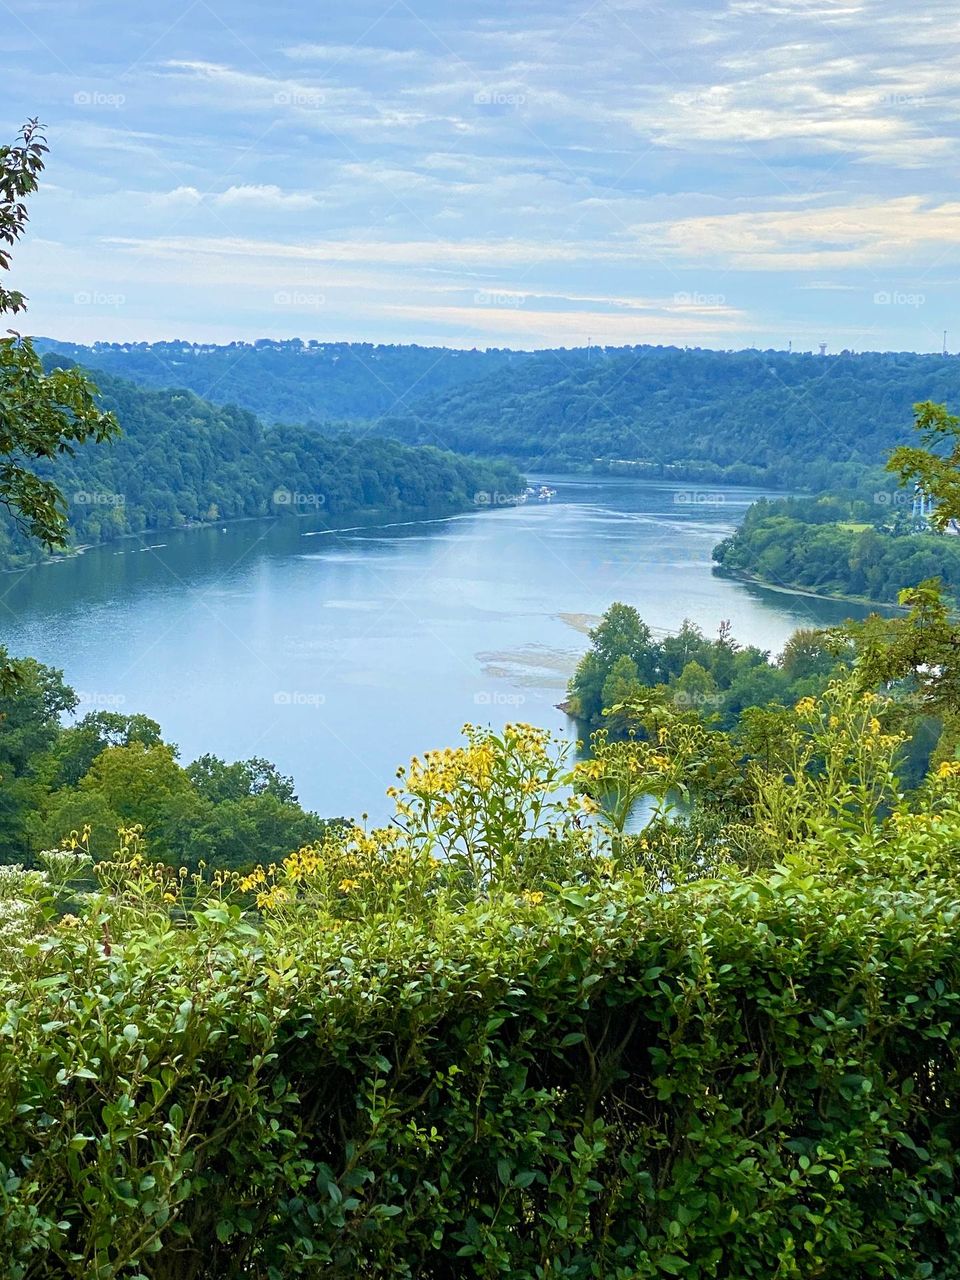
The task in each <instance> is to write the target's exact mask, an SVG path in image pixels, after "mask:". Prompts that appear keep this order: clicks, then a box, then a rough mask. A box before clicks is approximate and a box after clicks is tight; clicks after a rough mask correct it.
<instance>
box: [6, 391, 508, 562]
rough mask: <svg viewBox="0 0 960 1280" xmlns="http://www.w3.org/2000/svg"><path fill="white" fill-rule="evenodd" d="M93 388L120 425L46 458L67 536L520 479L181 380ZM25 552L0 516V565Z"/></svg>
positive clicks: (358, 504) (304, 510)
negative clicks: (322, 428) (62, 498)
mask: <svg viewBox="0 0 960 1280" xmlns="http://www.w3.org/2000/svg"><path fill="white" fill-rule="evenodd" d="M50 376H51V377H55V376H57V375H56V374H51V375H50ZM62 376H67V375H66V374H64V375H62ZM71 376H73V375H71ZM101 388H102V395H101V402H102V404H103V405H104V406H105V407H107V408H109V409H110V410H111V412H112V413H113V414H115V416H116V417H117V419H118V420H119V421H120V423H121V424H122V426H123V437H122V438H121V439H120V440H118V441H117V442H116V443H115V444H114V445H113V446H112V447H111V448H109V449H102V448H84V449H81V450H80V451H79V452H78V453H77V455H76V456H75V457H73V458H69V459H60V460H58V461H57V462H56V463H55V464H49V465H48V467H47V472H48V473H49V476H50V477H51V478H55V479H56V482H57V484H58V485H59V486H60V487H61V488H62V490H63V491H64V493H65V494H66V495H67V498H68V501H69V510H70V530H71V534H72V538H73V539H74V541H75V542H80V543H82V544H89V543H96V542H105V541H110V540H111V539H114V538H118V537H122V536H124V535H127V534H140V533H144V532H146V533H149V532H150V531H152V530H158V529H166V528H170V527H176V526H185V525H192V524H197V523H204V522H210V521H223V520H232V519H242V518H247V517H253V516H276V517H279V518H282V519H297V518H298V517H302V516H304V515H310V516H313V517H316V518H323V519H326V520H329V521H330V522H331V523H335V522H336V521H337V520H340V519H342V518H343V517H344V516H345V515H351V514H354V513H357V512H360V511H367V512H370V513H386V514H392V513H396V512H405V511H420V512H423V511H430V512H450V511H459V510H464V509H466V508H469V507H471V506H473V505H474V503H475V501H476V495H477V494H479V493H494V492H496V493H500V494H503V495H506V496H509V495H512V494H516V493H517V492H518V491H519V490H520V489H521V488H522V480H521V477H520V476H519V474H518V473H517V472H516V470H515V469H514V468H513V467H512V466H510V465H506V464H503V465H501V464H497V463H493V462H480V461H478V460H476V459H467V458H456V457H453V456H452V455H450V454H446V453H442V452H441V451H440V450H438V449H432V448H423V449H410V448H408V447H406V446H404V445H400V444H397V443H396V442H395V441H390V440H380V439H375V438H370V437H364V438H363V439H356V438H353V437H349V436H345V435H342V434H340V435H337V436H318V435H317V434H316V433H313V432H310V431H306V430H303V429H302V428H298V427H276V428H266V427H264V426H263V425H262V424H261V423H260V422H259V421H258V420H257V419H256V418H254V417H253V415H252V414H250V413H247V412H245V411H243V410H240V409H237V408H231V407H227V408H221V407H218V406H216V405H212V404H208V403H206V402H205V401H203V400H199V399H198V398H197V397H196V396H194V395H192V394H191V393H190V392H183V391H145V390H142V389H141V388H139V387H136V386H133V385H132V384H130V383H124V382H121V381H119V380H118V379H115V378H110V377H107V376H103V377H102V378H101ZM45 474H46V473H45ZM35 556H36V548H35V547H34V546H33V545H32V544H31V543H30V542H29V541H28V540H27V539H25V538H24V537H22V536H18V533H17V531H16V529H15V528H13V527H12V526H11V525H9V524H8V525H7V526H6V527H4V526H3V525H0V566H2V565H5V566H6V567H11V566H13V565H16V564H24V563H28V562H29V561H30V560H31V559H32V558H34V557H35Z"/></svg>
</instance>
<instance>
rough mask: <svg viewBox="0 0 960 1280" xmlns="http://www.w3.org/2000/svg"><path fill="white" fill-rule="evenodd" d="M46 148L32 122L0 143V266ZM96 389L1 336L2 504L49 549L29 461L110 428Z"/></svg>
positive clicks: (44, 505) (61, 528)
mask: <svg viewBox="0 0 960 1280" xmlns="http://www.w3.org/2000/svg"><path fill="white" fill-rule="evenodd" d="M46 151H47V146H46V142H45V139H44V137H43V134H42V132H41V131H40V127H39V125H38V123H37V121H36V120H31V121H29V122H28V123H27V124H26V125H25V126H24V127H23V129H22V130H21V132H20V134H19V136H18V138H17V140H16V141H15V142H14V143H13V145H11V146H2V147H0V271H8V270H9V269H10V256H11V255H10V251H11V248H12V246H13V245H15V244H16V242H17V241H18V240H19V238H20V237H21V235H22V234H23V232H24V230H25V228H26V225H27V209H26V204H25V200H26V197H27V196H29V195H31V194H32V193H33V192H34V191H36V189H37V185H38V180H39V176H40V174H41V172H42V171H43V157H44V155H45V154H46ZM25 307H26V298H25V297H24V295H23V294H22V293H21V292H20V290H18V289H8V288H6V287H5V286H4V285H2V284H0V316H3V315H5V314H9V315H17V314H18V313H19V312H21V311H23V310H24V308H25ZM95 394H96V388H95V387H94V386H93V384H92V383H90V382H89V381H88V380H87V378H86V377H84V376H83V374H81V373H80V372H79V371H78V370H63V369H58V370H55V371H54V372H52V373H49V374H48V373H45V372H44V369H43V365H42V363H41V361H40V357H39V356H38V355H37V353H36V351H35V350H34V347H33V343H32V342H31V341H30V339H29V338H23V337H21V336H20V335H19V334H17V333H11V334H10V335H9V336H8V337H5V338H0V506H2V507H5V508H6V509H7V510H8V511H9V512H10V513H11V514H12V515H13V517H14V518H15V520H16V521H17V522H18V523H19V524H20V525H21V526H22V527H23V528H24V529H25V531H26V532H27V533H28V534H29V535H30V536H32V537H34V538H37V539H39V540H40V542H41V543H42V544H43V545H44V546H47V547H59V546H61V545H62V544H63V543H64V541H65V539H66V529H67V520H66V504H65V502H64V498H63V494H62V492H61V490H60V488H59V487H58V485H57V484H56V482H55V480H53V479H51V478H49V477H47V476H41V475H39V474H38V473H37V471H36V468H35V464H36V463H37V462H39V461H41V460H47V459H52V458H56V457H57V456H58V455H61V454H70V453H72V452H73V451H74V449H75V447H76V446H77V445H80V444H83V443H85V442H86V441H88V440H97V441H103V440H107V439H109V438H110V437H111V436H113V435H114V434H115V433H116V431H117V429H118V428H117V424H116V420H115V419H114V418H113V417H112V415H110V414H108V413H104V412H102V410H101V409H100V408H99V407H98V406H97V403H96V401H95V399H94V396H95ZM16 678H17V667H16V665H15V664H13V663H11V662H10V661H9V660H8V659H7V657H6V654H5V652H3V651H2V650H0V685H4V686H7V687H9V685H10V684H11V683H12V682H13V681H15V680H16Z"/></svg>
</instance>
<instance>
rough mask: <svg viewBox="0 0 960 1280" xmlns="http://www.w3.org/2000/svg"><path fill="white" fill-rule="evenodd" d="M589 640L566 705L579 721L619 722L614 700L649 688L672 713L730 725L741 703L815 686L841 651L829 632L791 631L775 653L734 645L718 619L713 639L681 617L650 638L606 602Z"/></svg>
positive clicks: (615, 729)
mask: <svg viewBox="0 0 960 1280" xmlns="http://www.w3.org/2000/svg"><path fill="white" fill-rule="evenodd" d="M590 641H591V645H590V648H589V649H588V650H587V652H586V653H585V654H584V656H583V658H582V659H581V660H580V663H579V665H578V667H577V669H576V671H575V673H574V675H573V677H572V679H571V681H570V686H569V700H568V702H567V710H568V711H569V713H570V714H571V715H572V716H574V717H575V718H576V719H577V720H579V721H580V722H581V723H582V724H583V725H584V726H586V727H587V728H594V727H599V726H601V725H605V726H607V727H608V728H609V729H610V730H611V732H612V733H613V734H614V736H617V735H621V736H622V734H623V733H624V732H625V731H626V729H627V721H626V720H625V718H624V714H623V712H622V710H621V711H613V708H614V707H615V706H618V705H620V706H622V705H623V704H626V703H631V702H636V701H637V699H642V698H643V697H645V696H647V695H649V697H650V698H652V700H653V702H654V703H659V704H666V705H667V706H669V707H670V708H672V709H673V711H674V712H675V713H682V712H684V711H691V712H694V713H696V714H698V715H699V717H701V718H706V719H709V718H711V717H713V718H714V719H715V720H716V722H717V723H718V724H720V725H722V726H723V727H725V728H732V727H733V726H734V725H735V724H736V723H737V719H738V717H739V716H740V714H741V713H742V712H743V711H744V710H745V709H746V708H749V707H753V706H762V705H765V704H767V703H771V702H776V703H779V704H781V705H786V704H788V703H791V702H793V701H795V700H796V699H797V698H799V697H802V696H803V695H804V694H806V693H816V692H819V691H820V690H821V689H822V688H823V687H824V686H825V684H826V682H827V680H828V679H829V678H830V676H831V675H833V674H835V672H836V670H837V669H838V666H839V665H840V664H841V663H842V661H843V659H844V658H846V657H847V656H848V655H847V654H844V653H843V652H840V653H839V654H838V652H837V643H836V640H835V639H830V638H828V637H826V636H823V635H821V634H820V633H817V632H812V631H797V632H796V633H795V634H794V635H793V637H792V638H791V639H790V640H789V641H788V642H787V644H786V646H785V647H784V651H783V654H782V655H780V657H779V658H778V659H777V660H776V661H775V662H771V660H770V655H769V654H768V653H766V652H764V651H763V650H762V649H758V648H756V647H754V646H752V645H751V646H740V645H738V644H737V643H736V641H735V640H734V639H733V638H732V636H731V634H730V629H729V626H728V624H726V623H724V624H723V625H722V627H721V629H720V633H719V635H718V637H717V638H716V639H715V640H710V639H708V638H707V637H706V636H705V635H704V634H703V632H702V631H701V630H700V628H699V627H698V626H696V625H695V624H694V623H692V622H690V621H689V620H686V621H684V623H683V625H682V626H681V627H680V629H679V631H678V632H676V634H674V635H668V636H665V637H664V638H663V639H662V640H657V639H654V637H653V633H652V632H651V631H650V628H649V627H648V626H647V625H646V623H644V622H643V621H642V620H641V618H640V615H639V614H638V612H637V610H636V609H634V608H633V607H632V606H631V605H625V604H613V605H611V606H610V608H609V609H608V610H607V612H606V613H605V614H604V615H603V618H602V619H601V620H600V622H599V623H598V624H597V626H596V627H594V628H593V630H591V632H590Z"/></svg>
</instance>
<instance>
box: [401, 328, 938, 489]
mask: <svg viewBox="0 0 960 1280" xmlns="http://www.w3.org/2000/svg"><path fill="white" fill-rule="evenodd" d="M928 399H929V400H935V401H938V402H942V401H949V402H951V403H957V401H958V400H960V359H958V358H956V357H947V358H944V357H942V356H931V355H916V354H913V353H890V354H877V353H868V354H863V355H846V354H845V355H839V356H832V357H831V356H827V357H820V356H812V355H799V354H797V355H788V354H786V353H784V352H758V351H740V352H722V351H701V350H688V351H686V350H679V349H676V348H669V347H642V348H636V349H632V350H628V351H624V350H620V351H606V352H604V351H600V350H595V351H592V352H586V351H579V352H566V353H543V354H542V355H539V356H538V357H537V358H536V359H533V360H529V361H527V362H526V363H523V364H518V365H511V366H510V367H509V368H507V369H505V370H501V371H500V372H498V373H496V374H495V375H494V376H491V377H488V378H485V379H483V380H482V381H479V382H475V383H472V384H470V385H469V386H463V387H459V388H457V389H456V390H454V391H451V392H448V393H447V394H445V395H443V396H436V397H434V398H432V399H430V400H425V401H424V402H423V403H421V404H420V405H419V406H417V413H416V414H415V415H414V414H408V415H406V416H405V417H403V416H401V415H394V416H393V417H392V418H391V421H390V423H389V429H390V431H391V433H392V434H396V435H397V436H398V437H399V438H401V439H404V440H408V441H411V442H412V441H417V440H420V439H425V440H426V439H429V440H432V441H434V442H437V443H442V444H443V445H444V446H446V447H447V448H451V449H456V450H464V451H467V452H490V453H497V454H503V455H507V456H512V457H515V458H517V459H522V460H523V461H524V463H526V464H527V465H531V466H533V465H537V464H539V465H546V466H553V467H556V468H562V467H564V466H568V465H571V464H573V465H583V464H589V463H593V462H595V461H597V460H603V462H604V464H608V463H612V464H614V465H620V464H621V463H623V462H627V463H633V464H643V465H635V466H634V468H633V469H634V470H635V471H636V472H637V473H638V474H641V475H642V474H649V475H664V474H666V475H670V474H673V475H681V474H682V475H686V476H691V477H696V476H697V475H701V476H702V477H703V478H705V479H728V480H732V481H739V482H750V481H753V480H763V481H765V482H767V483H779V484H783V485H808V486H810V487H814V488H826V487H836V486H837V485H839V484H844V485H856V484H857V483H858V481H859V480H860V476H859V472H860V471H861V469H862V467H861V464H862V463H866V464H867V465H869V466H875V465H876V464H877V463H878V461H880V460H882V458H883V457H884V455H885V454H886V452H887V451H888V450H889V449H890V448H891V447H892V446H894V445H895V444H899V443H903V442H905V441H906V440H907V439H908V438H909V435H910V426H909V424H910V421H911V419H912V412H911V411H912V406H913V405H914V403H916V402H917V401H919V400H928Z"/></svg>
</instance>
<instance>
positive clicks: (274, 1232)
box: [0, 865, 960, 1280]
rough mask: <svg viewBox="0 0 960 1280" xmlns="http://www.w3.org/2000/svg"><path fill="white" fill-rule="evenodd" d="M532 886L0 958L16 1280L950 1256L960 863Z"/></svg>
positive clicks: (631, 1271) (757, 1268)
mask: <svg viewBox="0 0 960 1280" xmlns="http://www.w3.org/2000/svg"><path fill="white" fill-rule="evenodd" d="M539 897H540V895H529V894H528V895H526V896H523V895H509V894H504V895H503V897H502V898H501V899H500V900H498V901H493V902H482V901H478V902H476V903H473V904H467V905H466V906H464V907H463V909H462V910H460V911H458V912H446V913H438V914H437V915H436V916H435V917H434V918H433V919H432V921H428V922H426V923H425V921H424V919H419V920H418V919H409V920H404V919H403V918H397V919H393V920H391V921H390V922H389V925H388V924H387V922H385V921H383V920H379V921H378V920H369V921H366V920H363V919H360V920H354V921H340V922H336V921H331V920H323V921H320V920H318V921H317V923H316V927H313V928H306V929H303V930H300V931H289V930H284V929H274V930H270V929H264V928H261V927H259V926H256V925H254V924H252V923H251V922H250V920H249V918H247V917H246V916H244V915H243V914H242V913H241V911H240V910H239V908H237V907H235V906H230V905H226V906H221V907H216V906H215V907H208V908H206V909H205V910H200V911H198V912H197V913H196V915H195V919H194V920H193V921H192V927H190V928H183V927H178V926H177V925H176V924H175V922H172V921H167V922H166V923H164V924H157V925H156V927H155V928H153V929H146V928H144V929H140V930H139V931H137V932H131V935H130V936H129V937H125V938H117V937H115V936H110V930H109V927H108V925H107V924H106V923H104V921H105V919H106V917H105V916H103V917H101V922H100V923H99V924H98V923H97V921H96V920H93V921H92V922H91V921H90V920H81V921H77V922H73V921H69V920H68V921H67V922H66V924H61V925H59V926H57V927H56V928H55V929H54V930H53V931H52V934H51V936H49V937H47V939H46V940H45V941H41V942H39V943H38V944H36V945H35V947H34V952H35V955H34V958H33V960H32V962H31V967H30V969H29V977H27V976H25V972H26V971H25V970H24V969H23V968H22V967H21V968H20V969H15V968H13V967H11V968H10V969H9V972H8V973H7V975H6V976H5V977H4V978H2V980H0V1000H2V1010H3V1012H2V1015H0V1019H2V1020H0V1189H2V1202H0V1208H2V1215H0V1257H2V1258H3V1259H4V1260H5V1261H4V1262H3V1275H4V1276H6V1277H9V1278H10V1280H34V1278H36V1277H61V1276H62V1277H77V1278H79V1277H83V1278H84V1280H106V1278H107V1277H110V1278H112V1277H121V1276H122V1277H130V1276H142V1277H149V1278H150V1280H167V1278H169V1280H173V1278H174V1277H176V1280H192V1278H194V1277H196V1278H197V1280H201V1278H202V1280H221V1278H224V1280H226V1278H232V1277H257V1278H258V1280H259V1278H260V1277H263V1278H264V1280H288V1278H293V1277H300V1276H323V1277H334V1278H339V1277H343V1280H346V1278H347V1277H350V1278H351V1280H352V1278H353V1277H361V1276H362V1277H391V1278H392V1280H393V1278H400V1277H410V1278H411V1280H412V1278H414V1277H416V1280H448V1278H449V1280H453V1277H457V1280H460V1278H462V1277H474V1276H476V1277H493V1276H507V1277H511V1280H534V1278H536V1280H541V1278H546V1277H551V1278H553V1277H557V1278H559V1277H565V1278H570V1280H574V1278H575V1280H579V1278H580V1277H603V1278H604V1280H641V1278H643V1280H646V1278H648V1277H650V1278H652V1277H661V1276H675V1277H684V1280H700V1278H701V1277H728V1278H730V1280H734V1278H736V1280H747V1278H748V1277H756V1278H757V1280H772V1278H773V1277H843V1278H844V1280H853V1278H855V1277H861V1276H862V1277H873V1276H878V1277H891V1278H893V1277H896V1280H914V1278H917V1280H919V1278H920V1277H935V1278H936V1280H945V1278H949V1277H953V1276H957V1275H960V1209H958V1198H957V1181H956V1180H957V1150H958V1138H960V1130H958V1110H957V1098H958V1096H960V1090H958V1084H960V1080H958V1066H957V1045H958V1043H960V1041H958V1028H960V1003H958V991H960V981H958V980H960V940H958V932H957V928H958V896H957V894H956V891H955V886H954V885H953V884H952V883H951V882H949V881H947V880H943V881H941V880H938V879H937V878H936V877H935V876H933V875H929V876H920V877H918V878H917V879H916V882H915V883H913V884H912V885H910V884H905V885H904V886H903V887H899V888H898V887H895V886H893V885H891V884H888V883H885V882H883V881H882V880H878V881H876V882H870V883H863V884H860V885H856V884H847V883H844V882H843V877H828V876H823V877H820V876H817V875H816V874H811V873H810V871H809V868H806V867H801V866H799V865H798V866H797V867H795V868H794V869H792V870H790V869H784V868H781V869H780V870H777V871H774V872H767V873H766V874H764V875H755V876H752V877H737V876H733V877H730V878H729V879H727V880H713V881H706V882H700V883H696V884H693V885H689V886H686V887H683V888H677V889H676V890H674V891H673V892H668V893H651V892H650V891H649V889H648V888H646V887H645V886H644V883H643V881H642V879H641V878H640V877H631V876H629V875H627V876H623V877H621V878H619V879H616V880H612V881H610V882H609V883H607V884H603V885H600V886H594V887H593V888H592V889H584V888H579V889H578V888H557V889H556V891H555V892H554V893H553V894H548V895H547V896H546V897H545V899H544V900H543V901H537V900H535V899H538V898H539ZM71 926H72V927H71ZM53 935H55V936H53Z"/></svg>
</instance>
